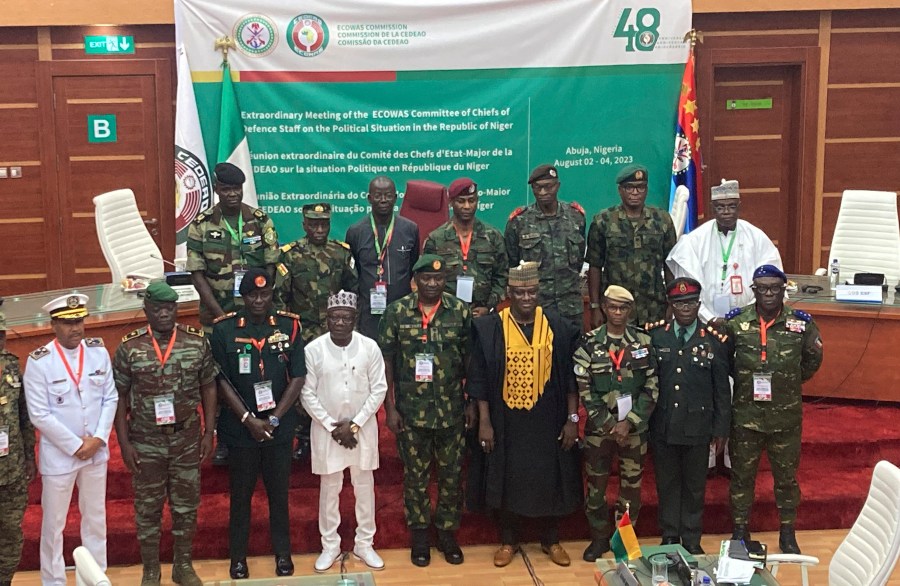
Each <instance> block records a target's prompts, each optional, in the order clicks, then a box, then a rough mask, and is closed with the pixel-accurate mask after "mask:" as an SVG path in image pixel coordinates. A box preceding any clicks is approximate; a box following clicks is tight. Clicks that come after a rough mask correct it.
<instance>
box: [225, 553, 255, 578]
mask: <svg viewBox="0 0 900 586" xmlns="http://www.w3.org/2000/svg"><path fill="white" fill-rule="evenodd" d="M228 573H229V574H230V575H231V579H232V580H246V579H247V578H249V577H250V568H248V567H247V559H246V558H245V559H242V560H237V561H234V560H232V562H231V568H230V569H229V570H228Z"/></svg>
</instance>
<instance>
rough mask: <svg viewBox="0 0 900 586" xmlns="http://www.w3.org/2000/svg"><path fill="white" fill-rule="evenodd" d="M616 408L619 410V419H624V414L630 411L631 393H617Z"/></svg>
mask: <svg viewBox="0 0 900 586" xmlns="http://www.w3.org/2000/svg"><path fill="white" fill-rule="evenodd" d="M616 409H617V410H618V412H619V415H618V419H619V421H625V416H626V415H628V414H629V413H631V395H619V396H618V397H616Z"/></svg>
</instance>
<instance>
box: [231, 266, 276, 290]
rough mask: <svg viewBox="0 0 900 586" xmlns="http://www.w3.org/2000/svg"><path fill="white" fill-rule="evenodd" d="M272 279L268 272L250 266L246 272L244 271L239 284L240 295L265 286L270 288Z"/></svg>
mask: <svg viewBox="0 0 900 586" xmlns="http://www.w3.org/2000/svg"><path fill="white" fill-rule="evenodd" d="M271 281H272V279H271V278H270V277H269V274H268V273H267V272H266V271H265V270H264V269H260V268H252V269H249V270H248V271H247V272H246V273H244V278H243V280H242V281H241V286H240V288H239V289H238V291H239V292H240V294H241V296H243V295H247V294H248V293H250V292H251V291H256V290H257V289H263V288H265V287H269V288H270V289H271V288H272V282H271Z"/></svg>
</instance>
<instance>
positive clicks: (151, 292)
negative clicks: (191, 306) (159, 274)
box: [144, 280, 178, 303]
mask: <svg viewBox="0 0 900 586" xmlns="http://www.w3.org/2000/svg"><path fill="white" fill-rule="evenodd" d="M175 301H178V293H176V292H175V289H173V288H172V287H170V286H169V284H168V283H166V282H165V281H163V280H158V281H153V282H152V283H150V284H149V285H148V286H147V289H146V290H145V291H144V302H145V303H172V302H175Z"/></svg>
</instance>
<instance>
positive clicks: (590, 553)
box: [581, 538, 609, 562]
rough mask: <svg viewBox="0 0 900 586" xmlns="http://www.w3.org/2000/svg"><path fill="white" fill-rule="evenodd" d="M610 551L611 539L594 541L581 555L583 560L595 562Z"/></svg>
mask: <svg viewBox="0 0 900 586" xmlns="http://www.w3.org/2000/svg"><path fill="white" fill-rule="evenodd" d="M608 551H609V539H605V538H603V539H594V540H593V541H591V542H590V543H589V544H588V546H587V547H586V548H584V553H583V554H581V559H583V560H584V561H586V562H595V561H597V559H598V558H600V557H601V556H603V554H605V553H606V552H608Z"/></svg>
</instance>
